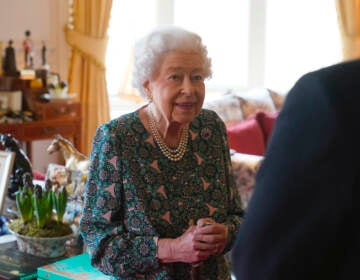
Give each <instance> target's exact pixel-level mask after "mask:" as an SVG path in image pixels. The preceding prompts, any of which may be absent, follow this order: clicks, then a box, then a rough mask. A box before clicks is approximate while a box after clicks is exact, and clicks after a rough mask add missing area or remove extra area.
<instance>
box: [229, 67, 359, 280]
mask: <svg viewBox="0 0 360 280" xmlns="http://www.w3.org/2000/svg"><path fill="white" fill-rule="evenodd" d="M359 106H360V60H357V61H351V62H347V63H341V64H337V65H333V66H330V67H327V68H323V69H320V70H318V71H315V72H312V73H309V74H306V75H304V76H303V77H302V78H301V79H300V80H299V81H298V82H297V83H296V84H295V85H294V87H293V88H292V89H291V90H290V92H289V93H288V96H287V99H286V101H285V104H284V107H283V109H282V111H281V112H280V114H279V117H278V119H277V121H276V124H275V127H274V130H273V134H272V137H271V139H270V143H269V146H268V149H267V151H266V154H265V160H264V162H263V164H262V166H261V168H260V170H259V172H258V174H257V177H256V185H255V190H254V193H253V197H252V199H251V201H250V203H249V207H248V209H247V212H246V214H245V218H244V222H243V223H242V225H241V226H240V230H239V233H238V236H237V240H236V244H235V246H234V249H233V253H232V259H233V260H232V263H233V270H234V273H235V275H236V276H237V279H239V280H262V279H266V280H270V279H274V280H275V279H276V280H282V279H286V280H296V279H302V280H303V279H306V280H309V279H326V280H331V279H360V269H359V266H360V244H359V242H360V233H359V228H360V227H359V225H358V224H359V221H360V218H359V217H360V215H359V207H360V194H359V187H360V183H359V182H360V181H359V176H360V168H359V164H360V153H359V149H360V139H359V136H358V135H359V131H360V122H359V120H360V118H359V113H360V107H359ZM350 275H351V276H350Z"/></svg>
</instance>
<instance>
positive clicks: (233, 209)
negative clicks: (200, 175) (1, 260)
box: [220, 121, 244, 252]
mask: <svg viewBox="0 0 360 280" xmlns="http://www.w3.org/2000/svg"><path fill="white" fill-rule="evenodd" d="M220 131H221V135H222V137H223V139H222V142H223V145H222V152H223V156H224V158H225V161H224V166H223V168H224V172H225V178H226V180H227V182H226V185H227V187H228V194H229V195H228V216H227V219H226V222H225V225H226V226H227V228H228V240H227V245H226V247H225V250H224V251H225V252H227V251H229V250H230V249H231V247H232V244H233V242H234V240H235V237H236V234H237V231H238V229H239V226H240V224H241V221H242V217H243V214H244V211H243V207H242V205H241V199H240V194H239V192H238V191H237V189H236V186H235V180H234V177H233V174H232V172H231V157H230V149H229V143H228V139H227V133H226V127H225V124H224V123H223V122H222V121H220Z"/></svg>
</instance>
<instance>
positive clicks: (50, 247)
mask: <svg viewBox="0 0 360 280" xmlns="http://www.w3.org/2000/svg"><path fill="white" fill-rule="evenodd" d="M11 233H12V234H14V235H15V236H16V242H17V245H18V247H19V250H20V251H21V252H25V253H28V254H31V255H35V256H39V257H48V258H56V257H60V256H63V255H65V253H66V246H65V245H66V241H67V240H69V239H70V238H72V237H73V234H69V235H65V236H59V237H31V236H26V235H20V234H18V233H16V232H13V231H11Z"/></svg>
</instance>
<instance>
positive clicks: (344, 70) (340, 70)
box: [301, 59, 360, 80]
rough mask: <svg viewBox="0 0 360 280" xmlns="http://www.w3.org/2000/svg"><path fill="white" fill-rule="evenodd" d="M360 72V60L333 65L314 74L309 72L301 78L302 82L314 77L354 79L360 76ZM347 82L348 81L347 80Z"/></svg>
mask: <svg viewBox="0 0 360 280" xmlns="http://www.w3.org/2000/svg"><path fill="white" fill-rule="evenodd" d="M359 72H360V59H355V60H350V61H345V62H340V63H336V64H332V65H329V66H326V67H323V68H320V69H317V70H314V71H312V72H309V73H307V74H305V75H303V76H302V77H301V79H302V80H306V79H311V78H313V77H319V78H326V79H333V78H334V77H335V76H336V77H347V78H351V79H352V78H353V77H354V76H358V74H359ZM346 80H347V79H346Z"/></svg>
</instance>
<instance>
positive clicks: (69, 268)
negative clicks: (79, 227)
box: [37, 253, 111, 280]
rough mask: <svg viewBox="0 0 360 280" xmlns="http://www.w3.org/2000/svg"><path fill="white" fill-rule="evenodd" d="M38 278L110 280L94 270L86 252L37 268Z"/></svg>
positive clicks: (45, 279) (44, 279)
mask: <svg viewBox="0 0 360 280" xmlns="http://www.w3.org/2000/svg"><path fill="white" fill-rule="evenodd" d="M37 277H38V278H37V279H38V280H49V279H51V280H69V279H76V280H108V279H109V280H110V279H111V277H110V276H107V275H105V274H103V273H102V272H100V271H99V270H96V269H95V268H94V267H93V266H91V263H90V256H89V254H88V253H83V254H80V255H76V256H73V257H70V258H67V259H63V260H60V261H57V262H54V263H52V264H48V265H44V266H42V267H39V268H38V269H37Z"/></svg>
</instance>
